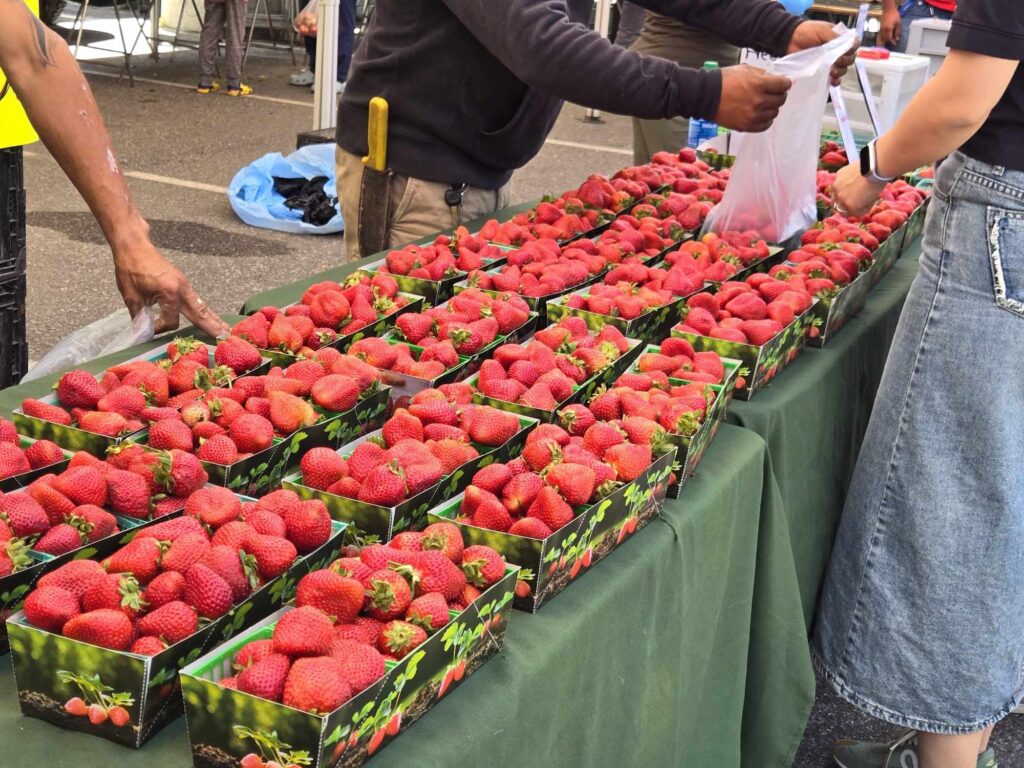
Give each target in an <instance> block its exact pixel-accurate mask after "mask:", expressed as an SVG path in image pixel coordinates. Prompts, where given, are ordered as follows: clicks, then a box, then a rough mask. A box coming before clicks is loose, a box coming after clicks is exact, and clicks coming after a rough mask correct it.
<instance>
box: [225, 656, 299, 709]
mask: <svg viewBox="0 0 1024 768" xmlns="http://www.w3.org/2000/svg"><path fill="white" fill-rule="evenodd" d="M291 664H292V661H291V659H289V658H288V657H287V656H286V655H284V654H282V653H272V654H270V655H269V656H266V657H264V658H262V659H260V660H259V661H257V662H255V663H254V664H253V665H252V666H250V667H246V668H245V669H244V670H242V671H241V672H240V673H239V675H238V680H237V683H236V684H237V686H238V690H240V691H242V692H243V693H248V694H249V695H250V696H259V697H260V698H261V699H267V700H269V701H281V699H282V697H283V696H284V685H285V680H287V678H288V671H289V669H291Z"/></svg>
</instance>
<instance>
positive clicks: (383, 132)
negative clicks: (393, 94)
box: [363, 96, 388, 171]
mask: <svg viewBox="0 0 1024 768" xmlns="http://www.w3.org/2000/svg"><path fill="white" fill-rule="evenodd" d="M366 143H367V147H368V148H369V153H368V154H367V155H366V157H364V158H363V165H365V166H367V167H368V168H372V169H373V170H375V171H383V170H384V169H385V168H387V157H388V102H387V101H386V100H385V99H382V98H381V97H380V96H374V97H373V98H372V99H370V117H369V120H368V121H367V127H366Z"/></svg>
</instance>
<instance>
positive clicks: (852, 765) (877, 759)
mask: <svg viewBox="0 0 1024 768" xmlns="http://www.w3.org/2000/svg"><path fill="white" fill-rule="evenodd" d="M832 759H833V760H835V762H836V765H838V766H839V768H918V766H920V764H921V761H920V758H919V757H918V755H917V731H907V732H906V733H904V734H903V735H902V736H901V737H900V738H898V739H896V741H894V742H891V743H889V744H880V743H877V742H869V741H846V740H844V741H839V742H836V746H835V749H833V750H832ZM977 768H998V766H997V763H996V755H995V752H993V751H992V750H991V749H987V750H985V751H984V752H982V753H981V754H980V755H978V767H977Z"/></svg>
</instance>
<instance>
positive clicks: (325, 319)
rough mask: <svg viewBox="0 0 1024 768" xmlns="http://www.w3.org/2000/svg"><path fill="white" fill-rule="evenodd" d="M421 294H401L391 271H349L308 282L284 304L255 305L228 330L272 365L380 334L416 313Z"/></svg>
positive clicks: (420, 304)
mask: <svg viewBox="0 0 1024 768" xmlns="http://www.w3.org/2000/svg"><path fill="white" fill-rule="evenodd" d="M422 306H423V297H422V296H414V295H413V294H408V293H402V292H400V291H399V290H398V283H396V282H395V279H394V278H393V277H392V276H391V275H386V274H381V273H376V274H373V275H370V274H369V273H367V272H364V271H362V270H360V271H357V272H353V273H352V274H351V275H349V276H348V277H347V278H346V279H345V283H344V284H342V283H338V282H335V281H333V280H325V281H323V282H320V283H316V284H315V285H312V286H310V287H309V288H307V289H306V291H305V292H304V293H303V294H302V297H301V299H300V300H299V301H298V302H295V303H294V304H289V305H288V306H286V307H280V308H279V307H261V308H260V309H259V310H257V311H256V312H254V313H252V314H251V315H249V316H248V317H247V318H245V319H244V320H242V321H240V322H238V323H236V324H235V325H234V327H233V328H232V329H231V333H232V335H235V336H240V337H242V338H244V339H246V340H247V341H249V342H250V343H252V344H253V345H255V346H256V347H257V348H259V349H260V350H261V352H262V354H264V355H265V356H266V357H269V358H270V359H271V360H272V361H273V362H274V363H275V364H277V365H288V364H290V363H294V362H296V361H297V360H299V359H304V358H306V359H308V358H311V357H313V355H314V353H315V352H316V351H317V350H320V349H323V348H331V349H335V350H339V351H343V350H346V349H348V348H349V346H351V345H352V344H353V343H354V342H356V341H358V340H359V339H362V338H365V337H367V336H382V335H384V334H385V333H386V332H387V331H388V329H390V328H391V327H392V326H393V325H394V324H395V320H396V319H397V318H398V317H400V316H401V315H402V314H404V313H405V312H418V311H419V310H420V308H421V307H422Z"/></svg>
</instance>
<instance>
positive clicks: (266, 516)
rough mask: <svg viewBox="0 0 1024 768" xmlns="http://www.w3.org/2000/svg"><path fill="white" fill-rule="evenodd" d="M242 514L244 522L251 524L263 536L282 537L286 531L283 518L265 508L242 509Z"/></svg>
mask: <svg viewBox="0 0 1024 768" xmlns="http://www.w3.org/2000/svg"><path fill="white" fill-rule="evenodd" d="M242 514H243V516H244V517H245V522H246V523H248V524H249V525H250V526H252V527H253V528H254V529H255V530H256V532H257V533H262V534H263V535H264V536H279V537H281V538H284V536H285V534H286V533H287V532H288V527H287V526H286V525H285V523H284V519H283V518H282V517H281V516H280V515H275V514H274V513H273V512H268V511H267V510H265V509H251V510H244V511H243V513H242Z"/></svg>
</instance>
